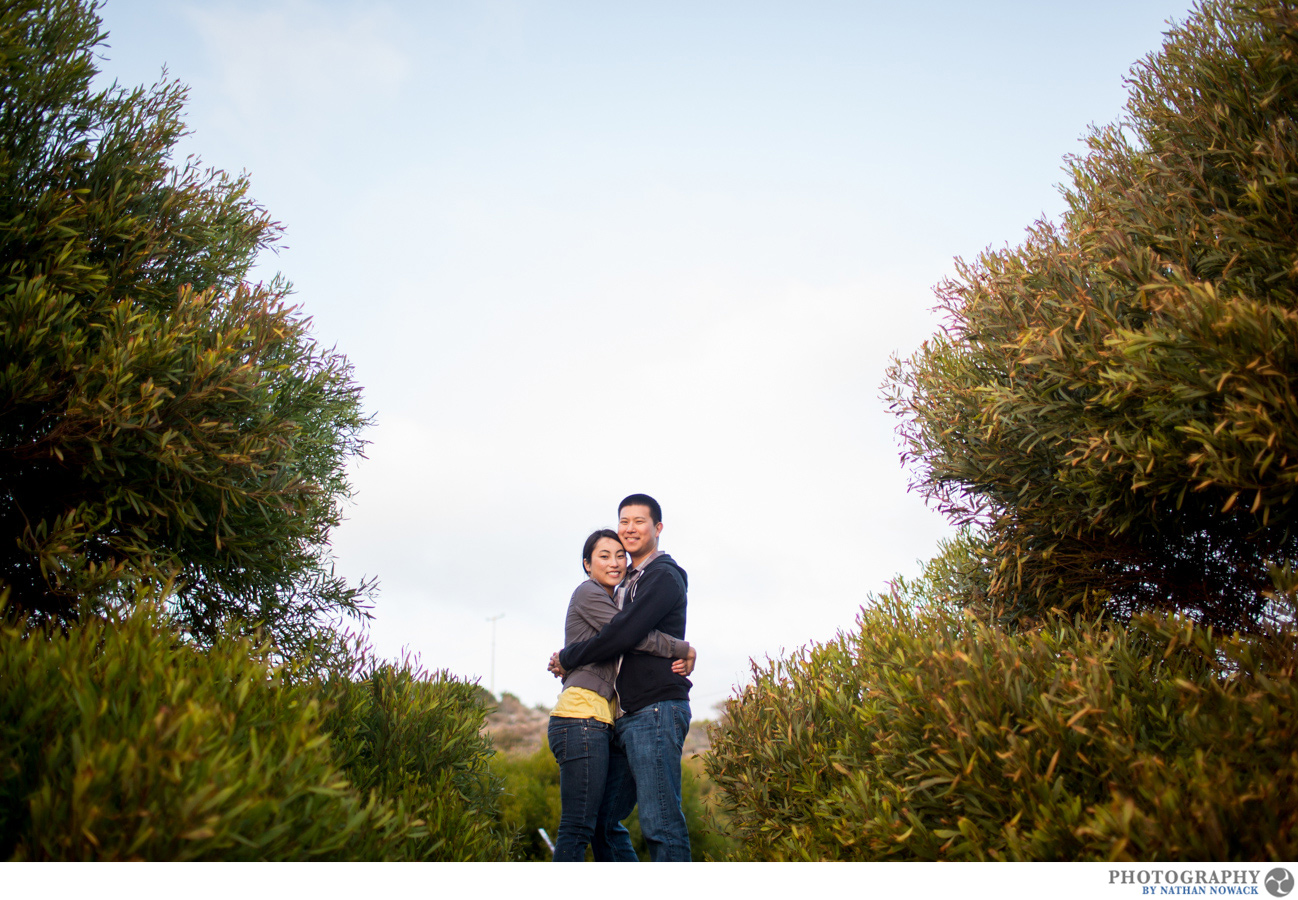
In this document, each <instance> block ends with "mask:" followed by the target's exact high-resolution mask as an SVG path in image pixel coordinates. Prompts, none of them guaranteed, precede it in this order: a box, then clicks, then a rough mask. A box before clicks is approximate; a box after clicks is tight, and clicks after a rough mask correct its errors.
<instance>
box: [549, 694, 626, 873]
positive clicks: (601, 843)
mask: <svg viewBox="0 0 1298 900" xmlns="http://www.w3.org/2000/svg"><path fill="white" fill-rule="evenodd" d="M549 738H550V752H551V753H553V754H554V758H555V759H556V760H557V761H558V763H559V802H560V804H561V810H560V813H559V833H558V835H556V836H555V841H554V861H555V862H581V861H583V860H584V859H585V858H586V845H587V844H590V845H591V849H592V850H593V851H594V853H595V859H596V861H598V862H612V861H614V860H621V859H626V858H627V856H628V855H629V856H630V858H631V859H635V858H636V857H635V851H634V850H632V848H631V836H630V834H629V833H628V832H627V830H626V828H624V827H623V826H622V825H621V823H620V822H613V823H612V826H615V827H612V826H609V825H607V824H605V823H603V822H601V821H600V818H599V816H600V811H601V806H602V805H604V796H605V790H604V784H605V781H606V779H607V775H608V764H609V744H610V742H611V741H612V738H613V729H612V728H611V727H610V726H609V725H607V724H605V723H604V722H601V721H599V720H598V719H568V718H563V717H560V716H551V717H550V728H549ZM628 814H629V812H628ZM597 832H598V834H597ZM619 832H620V834H619Z"/></svg>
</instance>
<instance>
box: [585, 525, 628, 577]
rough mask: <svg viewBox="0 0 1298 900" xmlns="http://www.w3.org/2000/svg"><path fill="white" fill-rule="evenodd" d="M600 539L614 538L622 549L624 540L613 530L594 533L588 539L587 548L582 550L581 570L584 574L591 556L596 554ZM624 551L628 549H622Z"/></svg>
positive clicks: (607, 529)
mask: <svg viewBox="0 0 1298 900" xmlns="http://www.w3.org/2000/svg"><path fill="white" fill-rule="evenodd" d="M600 538H612V539H613V540H615V541H617V545H618V546H619V547H622V539H621V538H620V537H618V536H617V532H616V531H613V530H612V529H611V528H601V529H600V530H599V531H596V532H592V533H591V536H590V537H588V538H586V544H585V546H583V547H582V548H581V570H582V571H583V572H585V571H586V563H588V562H590V556H591V554H592V553H594V552H595V545H596V544H598V543H599V541H600ZM622 549H623V550H625V549H626V548H625V547H622ZM587 574H589V573H587Z"/></svg>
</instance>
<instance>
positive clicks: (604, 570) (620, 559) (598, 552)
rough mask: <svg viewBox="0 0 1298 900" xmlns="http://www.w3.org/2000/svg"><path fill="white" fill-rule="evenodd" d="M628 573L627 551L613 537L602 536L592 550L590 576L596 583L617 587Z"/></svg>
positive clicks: (607, 586)
mask: <svg viewBox="0 0 1298 900" xmlns="http://www.w3.org/2000/svg"><path fill="white" fill-rule="evenodd" d="M625 574H626V551H625V550H623V549H622V545H621V544H620V543H619V542H617V541H615V540H613V539H612V538H600V539H599V540H598V541H596V542H595V549H594V550H592V551H591V552H590V577H591V579H592V580H594V582H595V583H596V584H602V585H604V587H606V588H615V587H617V586H618V585H619V584H621V583H622V576H623V575H625Z"/></svg>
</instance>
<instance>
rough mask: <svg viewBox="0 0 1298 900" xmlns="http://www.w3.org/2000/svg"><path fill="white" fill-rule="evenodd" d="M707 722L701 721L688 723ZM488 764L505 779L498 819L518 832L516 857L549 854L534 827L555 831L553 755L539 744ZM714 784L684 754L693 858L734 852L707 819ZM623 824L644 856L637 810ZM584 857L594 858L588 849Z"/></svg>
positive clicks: (645, 850) (685, 805) (557, 802)
mask: <svg viewBox="0 0 1298 900" xmlns="http://www.w3.org/2000/svg"><path fill="white" fill-rule="evenodd" d="M707 725H708V723H706V722H700V723H695V724H694V725H693V726H692V727H695V728H697V727H707ZM491 768H492V770H493V771H495V772H496V773H498V774H499V775H500V777H501V778H502V779H503V780H504V785H505V788H504V797H503V798H502V799H501V801H500V809H501V819H502V821H503V822H504V823H505V825H506V827H507V828H508V829H509V830H510V831H511V832H512V833H514V834H515V835H516V836H517V840H516V843H515V858H517V859H520V860H530V861H536V862H539V861H544V860H548V859H550V858H551V853H550V850H549V848H547V847H546V846H545V844H544V843H543V842H542V840H541V837H540V835H539V834H538V833H537V829H539V828H544V829H545V830H546V833H547V834H549V835H550V839H551V840H554V839H555V837H556V836H557V835H558V833H559V813H560V811H561V804H560V800H559V764H558V763H557V762H555V759H554V754H553V753H551V752H550V748H549V747H541V748H539V749H538V750H536V751H535V752H534V753H531V754H529V755H518V754H514V755H509V754H498V755H497V756H495V757H493V758H492V760H491ZM714 787H715V786H714V785H713V784H712V782H711V780H710V779H709V778H708V776H707V773H706V772H705V771H704V769H703V765H702V763H701V762H700V761H699V759H698V758H696V757H687V758H685V759H683V760H682V761H681V810H682V812H684V813H685V823H686V825H687V826H688V828H689V835H690V855H691V858H692V859H693V860H695V861H696V862H699V861H705V860H720V859H725V858H727V857H728V856H730V855H731V854H732V853H733V852H734V851H735V845H734V842H733V841H732V840H731V839H730V838H729V837H727V836H726V835H725V834H723V833H721V832H720V831H719V830H718V829H717V828H716V827H715V824H714V822H713V821H712V819H713V818H714V816H712V815H711V814H712V812H713V810H711V809H710V808H709V805H710V802H711V801H712V799H713V796H714V794H715V790H714ZM625 824H626V827H627V830H628V831H629V832H631V844H632V846H633V847H635V851H636V853H637V854H639V856H640V859H642V860H648V859H649V847H648V845H647V844H646V843H645V840H644V835H643V834H642V833H641V831H640V814H639V810H636V811H634V812H632V813H631V815H630V817H629V818H628V819H627V820H626V823H625ZM586 858H587V859H592V858H593V855H592V854H591V852H590V850H589V848H587V853H586Z"/></svg>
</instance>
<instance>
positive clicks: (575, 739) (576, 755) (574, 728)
mask: <svg viewBox="0 0 1298 900" xmlns="http://www.w3.org/2000/svg"><path fill="white" fill-rule="evenodd" d="M590 742H591V733H590V728H589V726H587V725H585V724H580V725H569V726H568V733H567V734H566V735H564V756H565V757H566V758H567V759H569V760H573V759H586V758H587V757H589V756H590Z"/></svg>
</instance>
